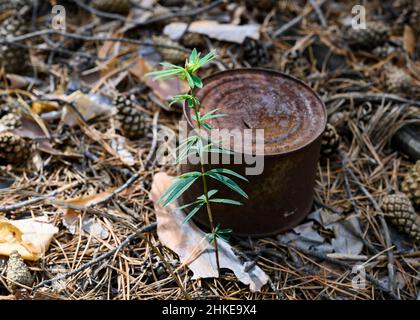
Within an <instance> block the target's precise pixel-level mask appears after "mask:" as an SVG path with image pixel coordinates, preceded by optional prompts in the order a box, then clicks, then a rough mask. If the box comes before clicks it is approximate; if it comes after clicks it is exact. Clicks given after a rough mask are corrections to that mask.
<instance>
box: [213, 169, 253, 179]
mask: <svg viewBox="0 0 420 320" xmlns="http://www.w3.org/2000/svg"><path fill="white" fill-rule="evenodd" d="M208 172H216V173H224V174H230V175H232V176H234V177H237V178H239V179H242V180H244V181H246V182H249V181H248V179H247V178H245V177H244V176H242V175H240V174H239V173H237V172H235V171H232V170H229V169H225V168H217V169H212V170H210V171H208Z"/></svg>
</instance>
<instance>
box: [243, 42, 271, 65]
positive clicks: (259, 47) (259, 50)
mask: <svg viewBox="0 0 420 320" xmlns="http://www.w3.org/2000/svg"><path fill="white" fill-rule="evenodd" d="M242 50H243V58H244V59H245V60H246V61H248V62H249V64H250V65H251V66H258V65H263V64H267V63H268V62H269V61H270V55H269V53H268V50H267V47H266V46H265V45H264V44H263V43H261V42H260V41H258V40H255V39H252V38H250V37H246V38H245V40H244V43H243V47H242Z"/></svg>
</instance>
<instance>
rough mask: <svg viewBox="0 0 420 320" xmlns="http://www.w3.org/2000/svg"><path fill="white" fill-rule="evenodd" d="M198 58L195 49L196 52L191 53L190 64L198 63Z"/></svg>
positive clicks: (195, 50)
mask: <svg viewBox="0 0 420 320" xmlns="http://www.w3.org/2000/svg"><path fill="white" fill-rule="evenodd" d="M197 58H198V55H197V49H196V48H194V50H193V51H192V52H191V55H190V58H189V63H191V64H194V63H196V60H197Z"/></svg>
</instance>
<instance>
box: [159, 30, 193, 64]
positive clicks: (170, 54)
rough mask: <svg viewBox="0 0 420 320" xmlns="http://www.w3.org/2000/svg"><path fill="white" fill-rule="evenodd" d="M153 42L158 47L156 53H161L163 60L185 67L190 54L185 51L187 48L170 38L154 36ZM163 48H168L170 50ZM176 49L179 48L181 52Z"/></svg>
mask: <svg viewBox="0 0 420 320" xmlns="http://www.w3.org/2000/svg"><path fill="white" fill-rule="evenodd" d="M153 42H154V43H155V45H156V51H157V52H159V54H160V55H161V56H162V59H163V60H165V61H167V62H170V63H174V64H182V65H184V63H185V60H187V58H188V56H189V54H188V52H186V51H183V49H185V48H183V47H182V46H180V45H179V44H178V43H176V42H175V41H172V40H171V39H169V38H168V37H162V36H153ZM160 46H162V47H160ZM163 46H168V48H167V47H163ZM169 47H173V48H169ZM175 48H179V49H180V50H178V49H175Z"/></svg>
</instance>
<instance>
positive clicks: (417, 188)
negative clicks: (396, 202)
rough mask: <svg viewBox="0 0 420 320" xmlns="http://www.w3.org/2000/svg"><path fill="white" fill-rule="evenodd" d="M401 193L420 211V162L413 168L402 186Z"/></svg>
mask: <svg viewBox="0 0 420 320" xmlns="http://www.w3.org/2000/svg"><path fill="white" fill-rule="evenodd" d="M401 191H402V192H404V193H405V194H406V195H407V197H408V198H409V199H410V200H411V201H412V202H413V205H414V206H415V207H416V208H418V209H420V160H418V161H417V162H416V164H415V165H414V166H412V167H411V169H410V171H409V172H408V173H407V175H406V176H405V177H404V180H403V182H402V184H401Z"/></svg>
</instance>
